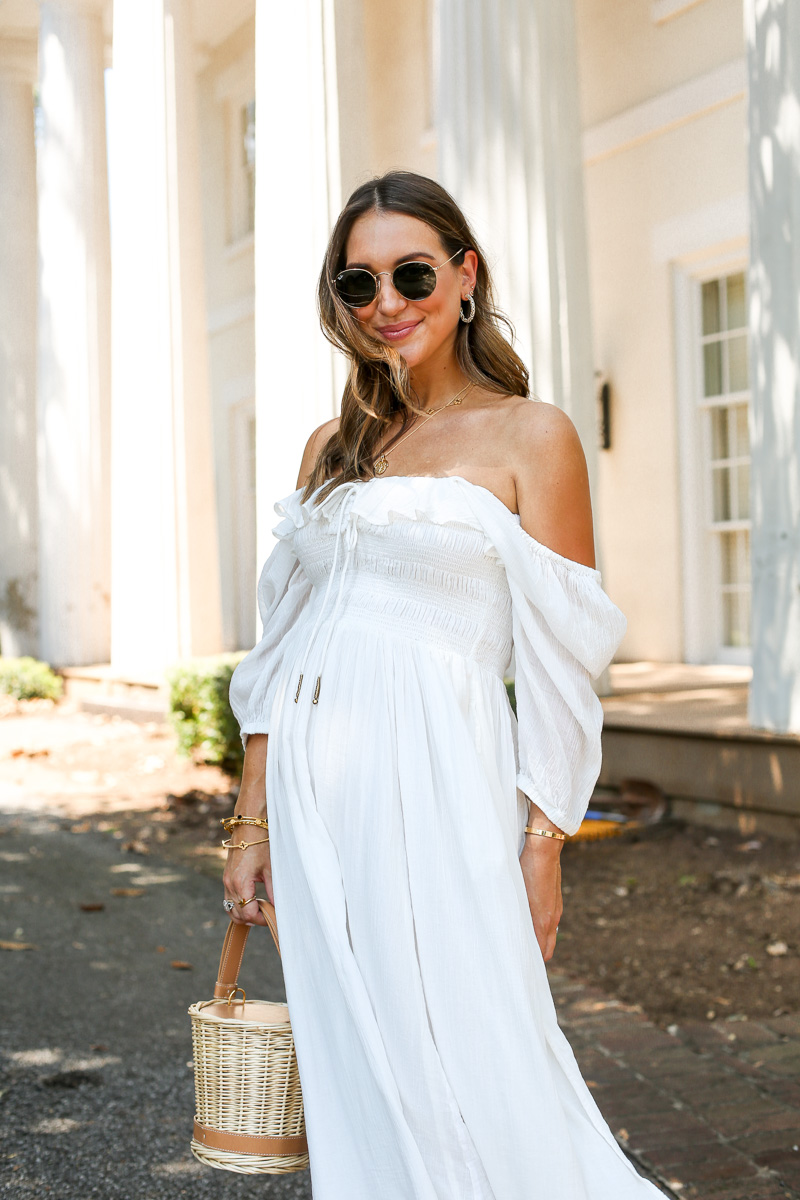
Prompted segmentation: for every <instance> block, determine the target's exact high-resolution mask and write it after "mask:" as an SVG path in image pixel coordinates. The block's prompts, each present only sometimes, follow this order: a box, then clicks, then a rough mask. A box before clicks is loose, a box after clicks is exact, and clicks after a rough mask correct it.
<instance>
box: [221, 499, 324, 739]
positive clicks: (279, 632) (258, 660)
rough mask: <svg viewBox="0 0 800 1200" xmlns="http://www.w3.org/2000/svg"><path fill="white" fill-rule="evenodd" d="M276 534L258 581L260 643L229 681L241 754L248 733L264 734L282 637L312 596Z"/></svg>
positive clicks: (288, 541) (287, 542)
mask: <svg viewBox="0 0 800 1200" xmlns="http://www.w3.org/2000/svg"><path fill="white" fill-rule="evenodd" d="M277 507H278V506H277V505H276V508H277ZM286 524H288V523H286ZM282 528H283V526H282V525H279V526H277V527H276V529H275V530H273V532H274V533H275V534H276V536H278V537H279V538H280V540H279V541H278V544H277V545H276V546H275V547H274V548H273V550H272V553H271V554H270V555H269V557H268V558H267V560H266V562H265V563H264V566H263V568H262V570H261V575H260V577H259V580H258V611H259V615H260V617H261V623H262V627H263V633H262V637H261V640H260V641H259V642H258V643H257V644H256V645H255V646H254V647H253V649H252V650H251V651H250V653H249V654H247V655H245V657H244V658H243V659H242V660H241V661H240V662H239V663H238V665H237V667H236V669H235V671H234V672H233V675H232V676H231V682H230V690H229V699H230V704H231V708H232V709H233V714H234V716H235V717H236V720H237V721H238V723H239V729H240V733H241V738H242V745H243V746H244V747H245V749H247V738H248V737H249V735H250V734H251V733H269V723H270V713H271V711H272V702H273V699H274V696H275V690H276V686H277V682H278V678H279V675H280V668H281V665H282V662H283V658H284V655H285V652H286V647H287V635H288V633H289V631H290V629H291V628H292V626H293V625H294V623H295V621H296V620H297V618H298V617H299V615H300V613H301V612H302V611H303V609H304V608H305V606H306V604H307V603H308V600H309V597H310V595H311V590H312V587H311V583H310V582H309V580H308V577H307V576H306V574H305V571H304V570H303V567H302V565H301V563H300V562H299V560H298V558H297V556H296V554H295V551H294V547H293V544H292V538H291V536H288V535H282Z"/></svg>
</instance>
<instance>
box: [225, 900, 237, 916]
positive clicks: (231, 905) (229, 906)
mask: <svg viewBox="0 0 800 1200" xmlns="http://www.w3.org/2000/svg"><path fill="white" fill-rule="evenodd" d="M222 907H223V908H224V909H225V912H227V913H230V912H233V910H234V909H235V908H236V902H235V901H234V900H223V901H222Z"/></svg>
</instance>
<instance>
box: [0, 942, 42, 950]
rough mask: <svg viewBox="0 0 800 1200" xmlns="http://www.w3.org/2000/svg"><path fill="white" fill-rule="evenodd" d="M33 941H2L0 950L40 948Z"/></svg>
mask: <svg viewBox="0 0 800 1200" xmlns="http://www.w3.org/2000/svg"><path fill="white" fill-rule="evenodd" d="M38 949H39V947H38V946H34V944H33V942H0V950H38Z"/></svg>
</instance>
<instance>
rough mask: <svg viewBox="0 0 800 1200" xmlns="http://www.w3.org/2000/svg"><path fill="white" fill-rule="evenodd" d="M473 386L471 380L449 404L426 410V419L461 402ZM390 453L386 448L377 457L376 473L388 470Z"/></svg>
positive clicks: (413, 431) (417, 427)
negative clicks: (388, 455)
mask: <svg viewBox="0 0 800 1200" xmlns="http://www.w3.org/2000/svg"><path fill="white" fill-rule="evenodd" d="M472 386H473V384H472V383H471V382H470V383H468V384H467V386H466V387H465V388H462V389H461V391H460V392H457V393H456V395H455V396H453V399H452V400H448V401H447V404H443V405H442V408H434V409H433V410H431V409H426V410H425V411H426V412H427V413H428V416H427V417H426V418H425V421H430V420H431V418H432V417H435V416H436V414H437V413H440V412H441V411H442V409H443V408H449V407H450V405H451V404H460V403H461V401H462V400H463V399H464V397H465V396H466V394H467V392H468V391H469V389H470V388H471V387H472ZM425 421H421V422H420V424H419V425H415V426H414V428H413V429H409V431H408V433H407V434H406V436H405V437H401V438H400V441H399V442H398V443H397V445H395V446H392V450H396V449H397V446H402V444H403V442H404V441H405V440H406V438H410V437H411V434H412V433H416V432H417V430H418V429H420V428H421V427H422V426H423V425H424V424H425ZM390 453H391V451H390V450H384V451H383V453H382V454H381V456H380V458H378V459H376V461H375V468H374V469H375V474H376V475H383V473H384V471H385V470H386V468H387V467H388V465H389V460H388V458H387V457H386V455H387V454H390Z"/></svg>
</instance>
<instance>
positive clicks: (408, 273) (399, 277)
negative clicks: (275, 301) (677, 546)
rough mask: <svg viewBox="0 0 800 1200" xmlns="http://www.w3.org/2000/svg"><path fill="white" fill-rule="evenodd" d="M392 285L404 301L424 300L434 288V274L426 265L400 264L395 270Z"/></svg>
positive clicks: (417, 263)
mask: <svg viewBox="0 0 800 1200" xmlns="http://www.w3.org/2000/svg"><path fill="white" fill-rule="evenodd" d="M392 283H393V284H394V286H395V287H396V288H397V290H398V292H399V293H400V295H401V296H405V298H406V300H424V299H425V297H426V296H430V294H431V292H432V291H433V289H434V288H435V287H436V272H435V271H434V269H433V267H431V266H429V265H428V263H421V262H410V263H402V264H401V266H399V267H397V268H396V269H395V271H394V274H393V275H392Z"/></svg>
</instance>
